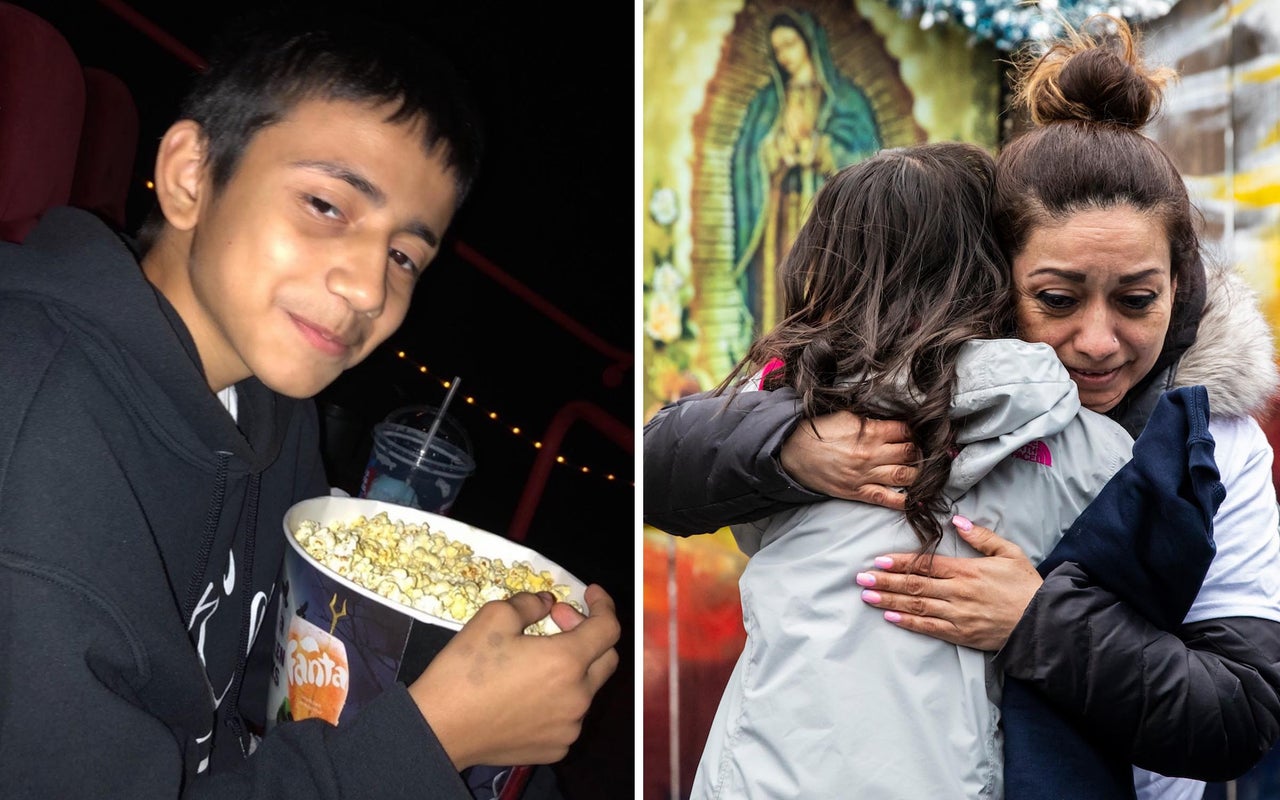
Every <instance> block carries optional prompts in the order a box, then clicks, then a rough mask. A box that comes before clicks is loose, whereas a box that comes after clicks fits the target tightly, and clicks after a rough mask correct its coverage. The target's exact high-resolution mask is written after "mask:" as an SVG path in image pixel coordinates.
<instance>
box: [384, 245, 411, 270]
mask: <svg viewBox="0 0 1280 800" xmlns="http://www.w3.org/2000/svg"><path fill="white" fill-rule="evenodd" d="M387 256H388V257H389V258H390V259H391V260H392V261H393V262H395V264H397V265H398V266H401V267H404V269H406V270H407V271H409V272H411V273H413V274H414V275H417V274H418V265H417V264H415V263H414V261H413V259H412V258H410V257H409V256H407V255H405V254H404V253H403V252H401V251H399V250H396V249H395V248H392V249H391V250H388V251H387Z"/></svg>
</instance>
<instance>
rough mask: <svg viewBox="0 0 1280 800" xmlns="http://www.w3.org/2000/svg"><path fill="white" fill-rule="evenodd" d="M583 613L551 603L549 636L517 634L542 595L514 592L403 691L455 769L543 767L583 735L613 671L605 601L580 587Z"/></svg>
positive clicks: (611, 613) (537, 611)
mask: <svg viewBox="0 0 1280 800" xmlns="http://www.w3.org/2000/svg"><path fill="white" fill-rule="evenodd" d="M585 599H586V601H587V607H588V610H589V614H588V616H586V617H582V616H581V615H579V614H577V613H576V612H574V613H573V614H572V615H571V614H569V613H567V612H570V611H573V609H572V608H571V607H570V606H567V605H564V604H555V605H556V608H557V614H556V623H557V624H558V625H560V627H561V628H562V629H564V630H565V632H564V633H560V634H555V635H552V636H526V635H524V634H523V631H524V629H525V627H526V626H528V625H531V624H533V623H534V622H537V621H538V620H539V619H542V618H543V617H545V616H546V615H547V614H548V613H549V612H550V611H551V609H552V606H553V603H552V601H551V599H549V598H548V597H547V596H539V595H536V594H530V593H527V592H521V593H519V594H516V595H514V596H512V597H511V598H510V599H509V600H495V601H493V602H490V603H486V604H485V605H484V606H483V607H482V608H481V609H480V610H479V611H478V612H477V613H476V615H475V616H474V617H472V619H471V620H470V621H469V622H468V623H467V624H466V625H465V626H463V628H462V630H460V631H458V633H457V634H456V635H455V636H454V637H453V639H451V640H450V641H449V644H448V645H446V646H445V648H444V649H443V650H441V651H440V653H439V654H437V655H436V657H435V658H434V659H432V661H431V663H430V664H429V665H428V666H427V668H426V670H425V671H423V673H422V675H421V676H420V677H419V678H418V679H417V680H416V681H414V682H413V685H411V686H410V687H409V694H410V695H411V696H412V697H413V699H414V701H415V702H416V703H417V704H418V708H419V709H420V710H421V711H422V715H423V716H424V717H426V720H427V723H428V724H429V725H430V726H431V729H432V730H433V731H434V732H435V734H436V737H437V738H438V739H439V740H440V744H441V745H442V746H443V747H444V750H445V752H446V753H448V754H449V757H450V758H451V759H452V760H453V763H454V766H455V767H456V768H457V769H458V770H463V769H466V768H467V767H470V766H474V765H476V764H496V765H508V764H550V763H553V762H556V761H559V760H560V759H562V758H564V756H565V754H566V753H568V751H569V746H570V745H571V744H573V743H574V741H576V740H577V738H578V734H579V733H580V732H581V730H582V718H583V717H584V716H585V715H586V713H587V709H588V708H589V707H590V705H591V700H592V698H593V697H594V696H595V693H596V692H597V691H598V690H599V689H600V687H601V686H602V685H603V684H604V682H605V681H606V680H607V679H608V678H609V676H610V675H612V674H613V672H614V670H615V669H617V667H618V651H617V650H615V649H614V645H615V644H616V643H617V641H618V637H619V635H620V634H621V627H620V625H619V623H618V617H617V613H616V611H615V608H614V604H613V599H612V598H610V597H609V595H608V594H606V593H605V591H604V590H603V589H601V588H600V587H599V586H597V585H595V584H592V585H591V586H588V587H587V591H586V595H585Z"/></svg>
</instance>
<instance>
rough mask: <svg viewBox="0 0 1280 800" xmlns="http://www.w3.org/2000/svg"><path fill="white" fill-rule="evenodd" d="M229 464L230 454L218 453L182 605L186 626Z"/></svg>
mask: <svg viewBox="0 0 1280 800" xmlns="http://www.w3.org/2000/svg"><path fill="white" fill-rule="evenodd" d="M230 463H231V453H230V452H229V451H227V450H219V451H218V471H217V474H216V476H215V477H214V479H213V496H212V497H210V498H209V511H208V513H206V514H205V517H204V534H203V535H202V536H201V537H200V549H199V550H198V551H197V552H196V566H195V569H194V570H192V572H191V583H190V584H189V585H188V586H187V600H186V602H185V603H183V604H182V618H183V619H184V620H186V622H187V626H188V627H190V625H191V622H192V620H191V615H192V614H194V613H195V611H196V603H198V602H199V601H200V589H201V587H202V586H203V585H204V573H205V570H207V569H208V568H209V554H210V553H211V552H212V551H213V540H214V537H216V536H217V534H218V520H220V519H221V518H222V504H223V502H224V501H225V500H226V496H227V465H228V464H230Z"/></svg>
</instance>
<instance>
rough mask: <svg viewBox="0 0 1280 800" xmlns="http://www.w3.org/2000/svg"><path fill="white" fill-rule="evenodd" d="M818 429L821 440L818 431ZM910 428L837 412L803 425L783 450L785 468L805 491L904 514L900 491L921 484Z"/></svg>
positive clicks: (804, 422) (892, 422) (805, 422)
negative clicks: (913, 484)
mask: <svg viewBox="0 0 1280 800" xmlns="http://www.w3.org/2000/svg"><path fill="white" fill-rule="evenodd" d="M815 427H816V428H817V435H815V433H814V428H815ZM915 457H916V450H915V445H913V444H912V443H911V433H910V431H909V430H908V429H907V426H906V425H905V424H903V423H902V422H898V421H895V420H879V419H866V418H863V417H859V416H857V415H856V414H853V413H852V412H849V411H836V412H833V413H831V414H824V415H823V416H820V417H815V418H814V419H813V420H812V421H809V420H801V421H800V424H799V425H797V426H796V429H795V430H794V431H793V432H792V433H791V435H790V436H789V437H788V438H787V440H786V441H785V442H783V444H782V452H781V454H780V461H781V462H782V468H783V469H784V470H786V472H787V474H788V475H790V476H791V478H792V479H793V480H795V481H796V482H798V483H800V484H801V485H802V486H804V487H805V488H807V489H809V490H811V491H814V492H819V493H821V494H825V495H829V496H831V497H837V498H840V499H842V500H861V501H862V502H864V503H872V504H874V505H878V506H884V507H886V508H897V509H902V508H904V507H905V505H906V497H905V495H903V494H902V493H901V492H899V491H897V489H898V488H899V487H903V486H907V485H909V484H910V483H911V482H912V481H914V480H915V478H916V468H915V467H913V466H911V465H912V463H913V462H914V461H915Z"/></svg>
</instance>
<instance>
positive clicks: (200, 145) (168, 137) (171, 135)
mask: <svg viewBox="0 0 1280 800" xmlns="http://www.w3.org/2000/svg"><path fill="white" fill-rule="evenodd" d="M204 157H205V142H204V131H203V130H201V128H200V125H199V123H197V122H194V121H192V120H189V119H183V120H178V121H177V122H175V123H173V125H171V126H170V127H169V130H167V131H165V134H164V138H163V139H161V140H160V148H159V150H158V151H157V153H156V201H157V202H158V203H159V204H160V210H161V211H162V212H164V217H165V219H166V220H167V221H168V223H169V224H170V225H172V226H173V227H175V228H177V229H178V230H191V229H192V228H194V227H195V225H196V221H197V219H199V216H200V203H201V200H202V199H203V189H204V175H205V159H204Z"/></svg>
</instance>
